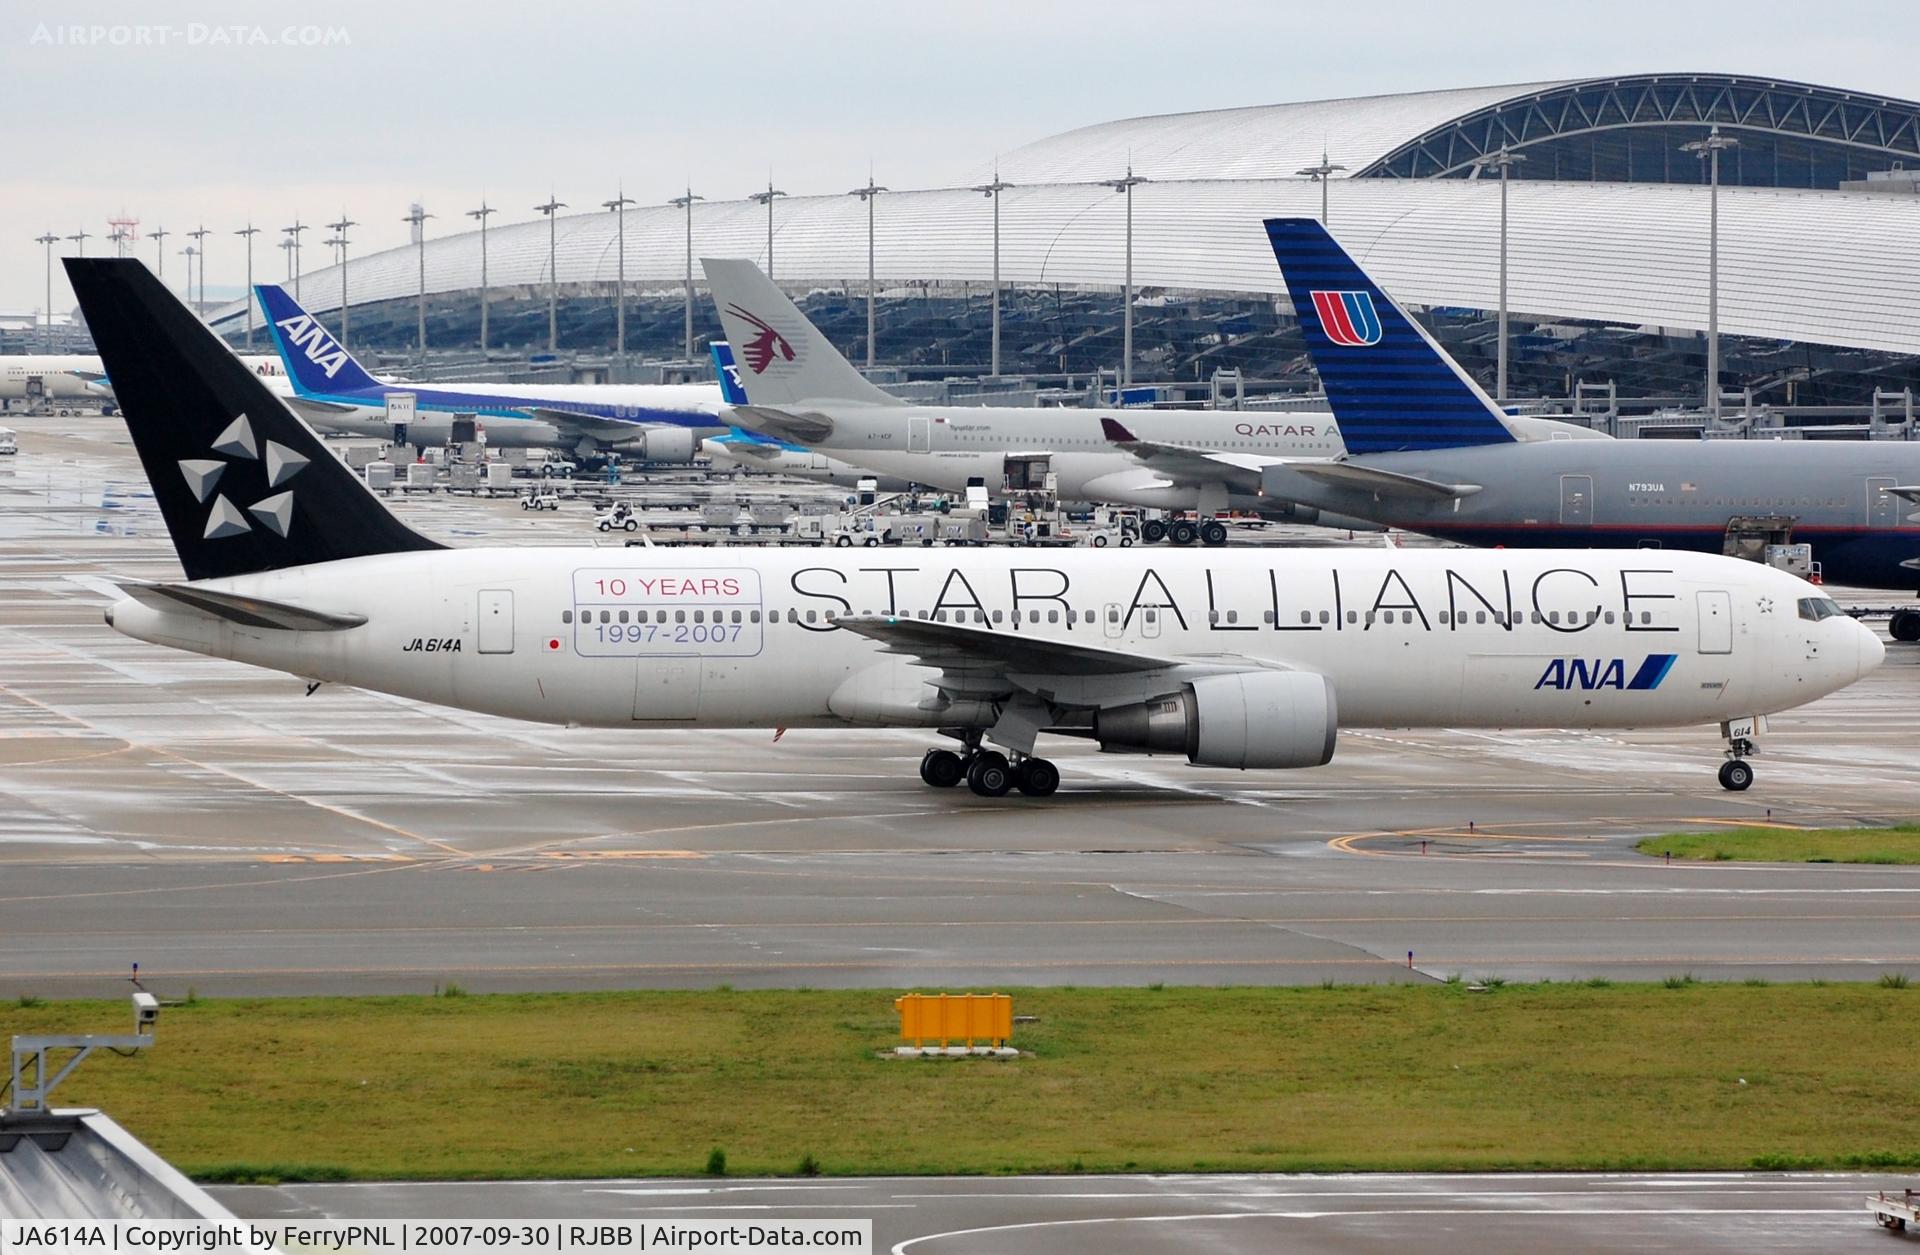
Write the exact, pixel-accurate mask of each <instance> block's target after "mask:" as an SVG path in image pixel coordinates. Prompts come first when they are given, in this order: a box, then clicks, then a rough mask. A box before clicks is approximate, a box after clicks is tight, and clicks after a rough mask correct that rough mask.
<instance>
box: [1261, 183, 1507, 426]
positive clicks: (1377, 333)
mask: <svg viewBox="0 0 1920 1255" xmlns="http://www.w3.org/2000/svg"><path fill="white" fill-rule="evenodd" d="M1266 225H1267V239H1268V241H1269V243H1271V244H1272V246H1273V256H1274V260H1275V261H1276V262H1278V263H1279V265H1280V271H1281V274H1282V276H1283V277H1284V278H1285V279H1286V283H1287V292H1288V294H1289V295H1290V296H1292V298H1293V308H1294V312H1295V313H1296V314H1297V315H1298V316H1299V318H1300V328H1301V330H1302V332H1304V333H1305V335H1306V339H1307V352H1308V353H1310V354H1311V355H1312V356H1313V364H1314V366H1315V368H1316V369H1318V370H1319V372H1320V382H1321V384H1322V385H1324V386H1325V388H1326V390H1327V402H1328V404H1329V405H1330V406H1331V407H1332V409H1333V416H1334V420H1335V421H1336V422H1337V423H1339V425H1340V436H1341V439H1342V440H1344V441H1345V443H1346V446H1347V452H1348V453H1355V454H1363V453H1392V452H1395V451H1399V450H1408V449H1452V448H1459V447H1461V446H1470V445H1489V444H1508V443H1511V442H1513V441H1514V440H1515V439H1516V438H1517V437H1516V436H1515V435H1514V432H1513V428H1512V427H1511V426H1510V425H1509V424H1508V423H1507V420H1506V417H1505V415H1503V414H1502V413H1501V411H1500V407H1499V406H1497V405H1495V404H1494V402H1493V400H1492V398H1490V397H1488V396H1487V394H1486V392H1485V391H1484V390H1483V389H1482V388H1481V387H1480V385H1479V384H1477V383H1475V382H1474V381H1473V378H1472V377H1471V376H1470V375H1468V374H1467V373H1466V372H1465V371H1463V370H1461V369H1460V367H1459V365H1458V364H1457V363H1456V362H1455V361H1454V360H1453V359H1452V358H1451V357H1449V356H1447V354H1446V353H1445V352H1444V351H1443V350H1442V349H1441V348H1440V346H1439V345H1438V344H1436V343H1434V341H1433V338H1432V337H1431V336H1429V335H1428V334H1427V333H1426V330H1425V328H1423V327H1421V326H1420V324H1419V323H1417V322H1415V321H1413V319H1412V318H1410V317H1408V316H1407V312H1406V311H1405V310H1404V309H1402V308H1400V306H1399V305H1398V304H1397V303H1395V301H1394V299H1393V298H1392V297H1390V296H1388V295H1387V294H1386V293H1385V292H1384V291H1382V290H1381V288H1380V286H1379V285H1378V284H1376V283H1375V282H1374V281H1373V280H1372V279H1371V278H1370V277H1368V275H1367V273H1366V271H1364V270H1362V269H1361V268H1360V266H1359V265H1358V264H1357V263H1356V262H1355V261H1354V260H1353V258H1351V257H1349V256H1348V255H1347V251H1346V250H1345V249H1343V248H1341V247H1340V245H1339V243H1338V242H1337V241H1336V240H1335V239H1334V238H1333V237H1332V236H1331V235H1328V234H1327V229H1326V228H1325V227H1323V226H1321V225H1320V223H1319V222H1318V221H1316V220H1314V219H1312V218H1269V219H1267V224H1266Z"/></svg>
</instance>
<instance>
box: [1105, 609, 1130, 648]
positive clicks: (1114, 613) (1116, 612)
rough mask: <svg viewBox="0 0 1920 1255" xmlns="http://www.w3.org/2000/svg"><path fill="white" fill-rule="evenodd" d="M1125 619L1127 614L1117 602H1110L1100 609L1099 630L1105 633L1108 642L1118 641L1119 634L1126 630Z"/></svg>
mask: <svg viewBox="0 0 1920 1255" xmlns="http://www.w3.org/2000/svg"><path fill="white" fill-rule="evenodd" d="M1126 617H1127V612H1126V611H1125V610H1124V609H1122V608H1121V606H1120V604H1119V603H1118V602H1112V601H1110V602H1108V603H1107V604H1106V605H1105V606H1103V607H1102V608H1101V610H1100V630H1101V631H1103V632H1105V633H1106V635H1107V639H1108V640H1119V639H1120V634H1121V632H1122V631H1124V630H1125V628H1126V622H1125V620H1126Z"/></svg>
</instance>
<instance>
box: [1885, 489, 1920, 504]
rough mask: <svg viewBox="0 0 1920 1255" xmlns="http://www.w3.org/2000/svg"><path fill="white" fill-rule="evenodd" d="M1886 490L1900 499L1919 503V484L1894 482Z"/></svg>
mask: <svg viewBox="0 0 1920 1255" xmlns="http://www.w3.org/2000/svg"><path fill="white" fill-rule="evenodd" d="M1887 491H1888V492H1889V493H1891V494H1892V495H1894V496H1896V497H1898V498H1900V499H1901V500H1902V501H1911V502H1913V503H1914V504H1915V505H1920V484H1895V485H1894V486H1893V487H1891V488H1889V489H1887Z"/></svg>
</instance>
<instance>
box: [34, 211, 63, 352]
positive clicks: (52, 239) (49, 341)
mask: <svg viewBox="0 0 1920 1255" xmlns="http://www.w3.org/2000/svg"><path fill="white" fill-rule="evenodd" d="M33 242H34V243H35V244H44V245H46V246H47V319H46V321H47V335H46V342H45V345H44V347H45V348H46V350H47V352H49V353H51V352H53V246H54V245H55V244H58V243H59V242H60V237H59V236H57V235H55V234H54V233H53V232H51V231H45V232H42V233H41V234H39V235H36V236H34V237H33Z"/></svg>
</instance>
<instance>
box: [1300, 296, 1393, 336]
mask: <svg viewBox="0 0 1920 1255" xmlns="http://www.w3.org/2000/svg"><path fill="white" fill-rule="evenodd" d="M1313 312H1314V313H1316V314H1318V315H1320V329H1321V330H1322V331H1325V332H1326V333H1327V339H1329V340H1331V341H1333V342H1334V343H1335V344H1337V345H1339V346H1340V347H1341V348H1343V349H1359V348H1365V347H1366V346H1367V345H1369V344H1378V343H1380V315H1379V313H1378V312H1376V311H1375V310H1374V308H1373V296H1372V295H1371V294H1370V293H1367V292H1324V291H1316V292H1314V293H1313Z"/></svg>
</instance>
